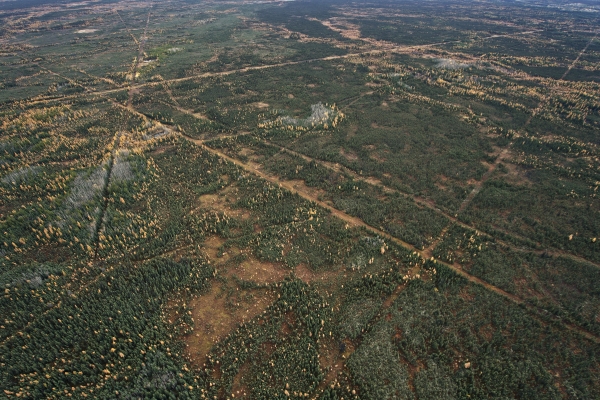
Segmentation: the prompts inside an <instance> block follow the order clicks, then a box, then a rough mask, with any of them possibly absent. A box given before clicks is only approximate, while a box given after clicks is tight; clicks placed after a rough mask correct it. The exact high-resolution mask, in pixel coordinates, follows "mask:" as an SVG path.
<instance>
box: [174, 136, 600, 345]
mask: <svg viewBox="0 0 600 400" xmlns="http://www.w3.org/2000/svg"><path fill="white" fill-rule="evenodd" d="M177 134H178V135H180V136H182V137H183V138H185V139H187V140H189V141H191V142H192V143H195V144H196V145H198V146H199V147H200V148H202V149H203V150H206V151H208V152H210V153H212V154H214V155H216V156H218V157H220V158H223V159H225V160H227V161H229V162H231V163H233V164H234V165H237V166H238V167H240V168H242V169H244V170H245V171H247V172H249V173H251V174H253V175H256V176H258V177H260V178H262V179H264V180H266V181H268V182H271V183H273V184H275V185H277V186H279V187H282V188H284V189H287V190H288V191H290V192H291V193H294V194H297V195H298V196H300V197H302V198H304V199H305V200H308V201H310V202H313V203H315V204H317V205H319V206H320V207H322V208H324V209H327V210H329V211H330V212H331V214H332V215H334V216H336V217H337V218H339V219H341V220H342V221H345V222H346V223H348V224H349V225H350V226H353V227H361V228H365V229H367V230H368V231H371V232H373V233H375V234H377V235H379V236H380V237H382V238H386V239H387V240H389V241H391V242H394V243H395V244H397V245H399V246H402V247H404V248H405V249H407V250H409V251H412V252H415V253H417V254H419V255H420V256H421V257H422V258H423V259H426V257H427V254H425V253H424V252H423V251H421V250H419V249H417V248H415V247H414V246H412V245H410V244H408V243H406V242H404V241H402V240H400V239H398V238H396V237H394V236H392V235H390V234H389V233H387V232H384V231H382V230H380V229H378V228H375V227H373V226H371V225H369V224H367V223H366V222H364V221H363V220H361V219H360V218H357V217H353V216H351V215H348V214H346V213H345V212H343V211H340V210H338V209H337V208H335V207H332V206H330V205H329V204H327V203H325V202H323V201H320V200H319V199H318V198H316V197H315V196H314V195H312V194H310V193H308V192H307V191H305V190H303V189H302V188H300V187H298V186H295V185H294V184H293V183H291V182H286V181H281V180H280V179H279V178H278V177H276V176H272V175H270V174H267V173H265V172H264V171H261V170H260V169H258V168H257V167H255V166H253V165H249V164H247V163H244V162H242V161H240V160H237V159H235V158H232V157H230V156H228V155H227V154H225V153H223V152H221V151H220V150H217V149H213V148H211V147H208V146H206V145H205V143H204V142H203V141H202V140H199V139H194V138H192V137H190V136H187V135H185V134H184V133H182V132H177ZM435 262H436V263H437V264H439V265H443V266H445V267H447V268H449V269H451V270H452V271H454V272H455V273H456V274H457V275H460V276H461V277H463V278H465V279H467V280H468V281H469V282H472V283H475V284H478V285H481V286H483V287H484V288H486V289H487V290H489V291H492V292H494V293H496V294H498V295H500V296H502V297H504V298H506V299H508V300H510V301H512V302H514V303H516V304H519V305H522V306H524V307H525V308H527V309H528V310H530V311H531V313H532V314H533V315H532V317H533V318H538V317H537V315H540V314H541V315H544V317H546V318H548V319H551V320H553V321H554V322H557V323H559V324H561V325H562V326H564V327H565V328H566V329H569V330H571V331H573V332H576V333H578V334H580V335H582V336H584V337H586V338H587V339H589V340H592V341H594V342H596V343H600V337H597V336H595V335H594V334H592V333H590V332H588V331H586V330H585V329H583V328H580V327H578V326H576V325H573V324H569V323H566V322H564V321H561V320H559V319H555V318H554V317H552V316H550V315H546V313H545V312H544V311H543V310H541V309H539V308H537V307H535V306H533V305H530V304H527V303H526V302H525V301H524V300H523V299H521V298H520V297H518V296H515V295H513V294H511V293H508V292H506V291H504V290H502V289H500V288H499V287H496V286H494V285H492V284H490V283H488V282H486V281H484V280H483V279H480V278H478V277H476V276H473V275H471V274H469V273H468V272H466V271H465V270H463V269H462V268H461V266H460V265H458V264H448V263H446V262H443V261H440V260H435Z"/></svg>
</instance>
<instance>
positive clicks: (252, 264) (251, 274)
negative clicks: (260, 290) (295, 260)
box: [227, 256, 290, 284]
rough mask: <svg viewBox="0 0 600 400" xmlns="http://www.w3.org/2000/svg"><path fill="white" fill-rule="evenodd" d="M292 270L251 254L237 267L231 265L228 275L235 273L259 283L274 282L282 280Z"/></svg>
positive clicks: (239, 276) (241, 277)
mask: <svg viewBox="0 0 600 400" xmlns="http://www.w3.org/2000/svg"><path fill="white" fill-rule="evenodd" d="M289 273H290V271H289V270H288V269H285V268H284V267H282V266H279V265H276V264H273V263H270V262H264V261H259V260H258V259H256V258H255V257H252V256H249V257H248V258H247V259H246V260H244V261H243V262H242V263H241V264H240V265H239V266H237V267H230V268H229V269H228V271H227V275H231V276H233V275H235V276H237V277H238V278H240V279H243V280H246V281H253V282H257V283H261V284H264V283H274V282H279V281H282V280H283V279H284V278H285V277H286V275H288V274H289Z"/></svg>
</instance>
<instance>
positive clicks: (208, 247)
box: [203, 236, 226, 261]
mask: <svg viewBox="0 0 600 400" xmlns="http://www.w3.org/2000/svg"><path fill="white" fill-rule="evenodd" d="M223 243H225V239H223V238H222V237H220V236H211V237H209V238H208V239H206V240H205V241H204V243H203V245H204V251H205V252H206V254H207V255H208V259H209V260H211V261H214V260H216V259H218V258H219V256H218V254H219V248H220V247H221V246H222V245H223ZM225 256H226V255H225ZM225 256H223V257H225ZM221 258H222V257H221Z"/></svg>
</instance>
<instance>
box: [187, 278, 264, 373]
mask: <svg viewBox="0 0 600 400" xmlns="http://www.w3.org/2000/svg"><path fill="white" fill-rule="evenodd" d="M252 294H253V297H252V298H251V299H249V300H247V301H246V300H240V301H239V302H238V301H237V299H240V298H243V297H244V296H238V297H237V298H236V299H234V300H231V299H228V298H227V296H226V293H225V292H223V289H222V288H221V287H220V286H219V285H218V284H216V283H215V284H213V286H212V288H211V290H210V292H208V293H206V294H203V295H201V296H199V297H196V298H195V299H193V300H192V301H190V304H189V306H190V308H191V309H192V318H194V326H195V329H194V332H193V333H191V334H189V335H188V336H186V337H185V338H184V341H185V343H186V345H187V346H186V350H185V354H186V357H187V358H188V359H189V360H190V362H191V363H192V364H193V365H195V366H197V367H199V366H202V364H203V363H204V361H205V359H206V355H207V354H208V352H209V351H210V349H211V348H212V346H213V345H215V344H216V343H218V342H219V341H220V340H222V339H223V338H225V337H226V336H227V335H228V334H229V332H231V331H232V330H233V329H235V327H236V326H237V325H238V324H239V323H241V322H244V321H248V320H250V319H252V318H254V317H255V316H257V315H258V314H260V313H262V312H263V311H264V310H265V309H266V308H267V307H268V306H269V305H270V304H271V303H272V302H273V300H274V298H273V295H272V294H270V293H269V292H267V291H263V292H259V291H253V292H252ZM232 301H233V302H234V307H232V306H231V302H232Z"/></svg>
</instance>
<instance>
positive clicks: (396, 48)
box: [29, 30, 540, 104]
mask: <svg viewBox="0 0 600 400" xmlns="http://www.w3.org/2000/svg"><path fill="white" fill-rule="evenodd" d="M539 31H540V30H535V31H527V32H518V33H513V34H506V35H493V36H489V37H486V38H481V39H479V40H487V39H492V38H497V37H512V36H520V35H528V34H532V33H535V32H539ZM132 36H133V35H132ZM144 37H145V33H144ZM134 40H135V42H136V43H137V44H138V45H141V41H138V40H137V39H135V37H134ZM462 42H463V41H461V40H454V41H448V42H436V43H429V44H422V45H410V46H397V45H390V46H385V47H382V48H379V49H374V50H365V51H359V52H354V53H348V54H342V55H337V56H326V57H321V58H311V59H307V60H298V61H287V62H282V63H277V64H266V65H257V66H250V67H244V68H239V69H234V70H228V71H219V72H204V73H201V74H195V75H189V76H186V77H183V78H173V79H165V80H162V81H158V82H144V83H140V84H137V85H131V87H130V90H139V89H143V88H146V87H155V86H158V85H161V84H170V83H179V82H186V81H190V80H195V79H206V78H212V77H221V76H229V75H234V74H240V73H245V72H252V71H260V70H266V69H272V68H281V67H286V66H292V65H302V64H310V63H315V62H320V61H335V60H344V59H350V58H356V57H361V56H367V55H378V54H384V53H405V52H410V51H414V50H420V49H426V48H430V47H437V46H441V45H448V44H452V43H462ZM138 59H139V57H138ZM121 90H123V89H122V88H116V89H107V90H102V91H96V92H93V93H94V94H99V95H107V94H114V93H117V92H120V91H121ZM80 96H81V95H68V96H62V97H54V98H40V99H37V100H33V101H30V102H29V104H39V103H46V102H52V101H59V100H68V99H74V98H78V97H80Z"/></svg>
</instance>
